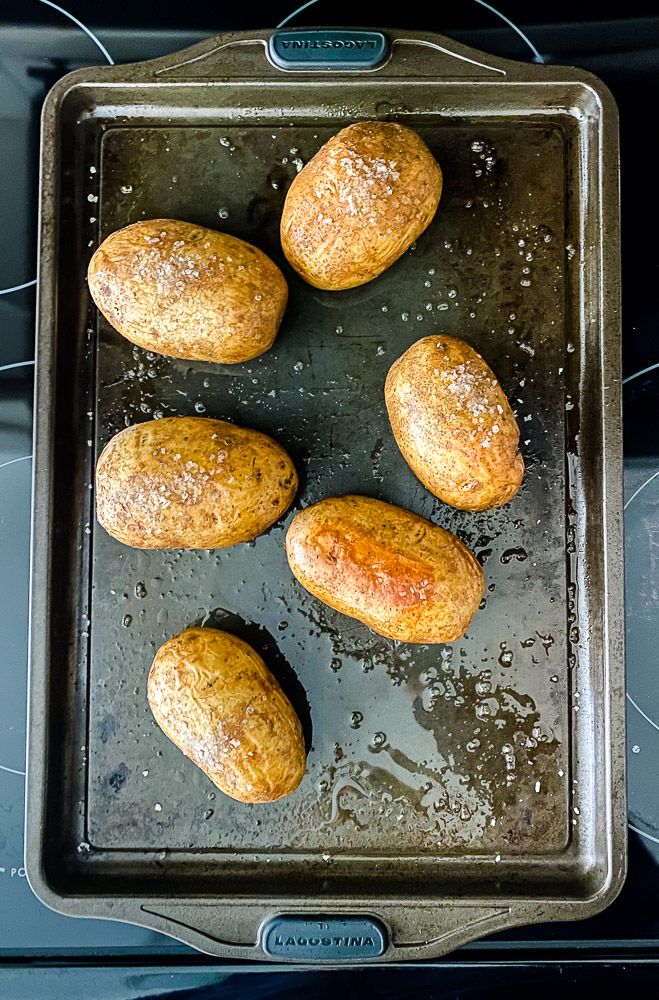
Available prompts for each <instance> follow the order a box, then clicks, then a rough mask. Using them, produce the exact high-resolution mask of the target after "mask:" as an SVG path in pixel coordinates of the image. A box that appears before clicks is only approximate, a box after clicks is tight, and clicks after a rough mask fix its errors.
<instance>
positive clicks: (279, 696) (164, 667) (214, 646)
mask: <svg viewBox="0 0 659 1000" xmlns="http://www.w3.org/2000/svg"><path fill="white" fill-rule="evenodd" d="M147 695H148V699H149V705H150V706H151V711H152V712H153V716H154V718H155V720H156V722H157V723H158V725H159V726H160V728H161V729H162V731H163V732H164V734H165V736H168V737H169V739H170V740H171V741H172V743H175V744H176V746H177V747H178V748H179V750H181V751H182V752H183V753H184V754H185V756H186V757H189V758H190V760H192V761H193V762H194V763H195V764H196V765H197V767H200V768H201V770H202V771H203V772H204V773H205V774H207V775H208V777H209V778H210V779H211V781H212V782H213V784H214V785H217V787H218V788H219V789H220V790H221V791H223V792H225V793H226V794H227V795H230V796H231V798H233V799H238V800H239V801H240V802H273V801H274V800H275V799H280V798H282V796H284V795H290V793H291V792H294V791H295V789H296V788H297V786H298V785H299V784H300V782H301V781H302V778H303V776H304V770H305V765H306V760H305V750H304V738H303V735H302V726H301V725H300V720H299V719H298V717H297V715H296V714H295V712H294V710H293V708H292V706H291V703H290V702H289V700H288V698H287V697H286V695H285V694H284V692H283V691H282V689H281V688H280V686H279V684H278V683H277V681H276V679H275V678H274V677H273V676H272V674H271V673H270V671H269V670H268V668H267V667H266V665H265V663H264V662H263V660H262V659H261V657H260V656H259V654H258V653H257V652H256V650H254V649H252V647H251V646H249V645H248V644H247V643H246V642H243V640H242V639H238V638H237V637H236V636H235V635H230V634H229V633H228V632H220V631H219V630H218V629H211V628H188V629H185V630H184V631H183V632H180V633H179V635H175V636H174V637H173V638H171V639H168V640H167V642H165V643H164V645H162V646H161V647H160V649H159V650H158V652H157V653H156V655H155V659H154V661H153V663H152V665H151V670H150V671H149V679H148V683H147Z"/></svg>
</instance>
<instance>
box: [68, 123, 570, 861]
mask: <svg viewBox="0 0 659 1000" xmlns="http://www.w3.org/2000/svg"><path fill="white" fill-rule="evenodd" d="M333 131H335V129H327V128H317V127H314V126H310V125H305V124H303V123H293V124H287V125H286V126H285V127H283V126H281V125H280V124H277V125H276V126H275V127H259V126H256V125H254V126H246V127H240V128H236V127H235V126H230V125H226V124H223V123H221V122H220V123H218V125H217V126H216V127H204V128H199V127H168V126H164V127H158V128H143V127H129V128H113V129H110V130H109V131H108V133H107V134H106V135H105V137H104V139H103V143H102V147H101V157H100V161H99V162H92V161H91V160H90V163H89V164H88V167H92V166H93V167H95V168H96V170H97V171H100V177H101V183H100V188H99V187H98V183H97V181H98V173H96V175H95V174H94V173H93V172H90V173H89V177H88V180H89V184H88V188H89V191H90V192H91V193H92V194H93V192H97V193H98V194H99V196H100V202H99V203H93V202H92V203H90V211H89V215H90V218H91V219H96V217H98V218H99V219H100V226H101V232H100V236H101V237H104V236H105V235H107V234H108V233H110V232H111V231H112V230H114V229H116V228H118V227H120V226H123V225H126V224H127V223H130V222H134V221H136V220H138V219H140V218H148V217H175V218H182V219H187V220H190V221H193V222H196V223H201V224H205V225H208V226H211V227H215V228H221V229H226V230H227V231H228V232H231V233H234V234H236V235H238V236H241V237H244V238H246V239H248V240H250V241H252V242H254V243H256V244H257V245H259V246H261V247H262V248H263V249H265V250H266V251H267V252H268V253H270V254H271V255H272V256H273V257H274V258H275V259H276V260H277V261H278V262H279V263H282V259H281V252H280V249H279V245H278V239H277V228H278V220H279V215H280V210H281V205H282V203H283V199H284V196H285V191H286V188H287V185H288V184H289V183H290V181H291V179H292V177H293V176H294V175H295V172H296V169H297V168H298V167H299V166H300V163H303V162H306V161H307V160H308V159H309V157H310V156H312V155H313V153H314V152H315V151H316V150H317V149H318V148H319V146H320V145H321V144H322V142H323V141H324V140H326V139H327V138H328V137H329V135H330V134H332V132H333ZM419 131H420V133H421V134H422V136H423V137H424V139H425V140H426V141H427V142H428V144H429V145H430V148H431V149H432V151H433V153H434V154H435V155H436V157H437V159H438V160H439V162H440V164H441V166H442V168H443V171H444V179H445V187H444V194H443V198H442V203H441V206H440V209H439V212H438V215H437V217H436V220H435V222H434V223H433V224H432V226H431V227H430V229H429V230H428V231H427V232H426V233H425V234H424V235H423V236H422V237H421V238H420V239H419V240H418V243H417V246H416V248H414V249H412V250H410V251H409V252H408V253H407V254H405V256H404V257H403V258H402V259H401V260H400V261H399V262H398V263H397V264H395V265H394V266H393V267H392V268H391V269H390V270H389V271H388V272H386V273H385V274H384V275H383V276H382V277H381V278H379V279H378V280H376V281H374V282H372V283H371V284H369V285H366V286H364V287H362V288H361V289H357V290H354V291H352V292H345V293H338V294H336V293H335V294H332V293H322V292H318V291H316V290H314V289H312V288H310V287H308V286H305V285H304V284H303V283H302V282H301V281H300V280H299V279H297V277H296V276H295V275H293V274H292V273H291V272H290V269H289V268H287V267H285V271H286V274H287V277H288V279H289V282H290V291H291V297H290V305H289V308H288V312H287V314H286V317H285V320H284V323H283V326H282V329H281V332H280V335H279V338H278V340H277V342H276V344H275V346H274V349H273V350H271V351H270V352H269V353H268V354H267V355H266V356H265V357H263V358H260V359H257V360H256V361H254V362H250V363H247V364H244V365H237V366H232V367H222V366H215V365H210V364H198V363H189V362H182V361H178V360H171V359H167V358H162V357H154V356H149V355H147V354H145V352H143V351H141V350H139V349H137V348H133V347H132V346H131V345H130V344H129V343H128V342H127V341H125V340H123V338H121V337H120V336H119V335H118V334H117V333H115V332H114V331H113V330H112V329H111V328H110V327H109V326H108V325H107V324H106V323H105V322H104V321H102V320H101V321H99V324H98V350H97V373H96V396H97V401H98V402H97V410H96V421H95V426H96V428H97V435H96V439H95V440H94V441H93V448H94V449H95V452H96V454H98V452H100V450H101V448H102V447H103V445H104V444H105V442H106V441H107V440H108V439H109V437H110V436H111V435H112V434H114V433H115V432H116V431H117V430H119V429H120V428H121V427H123V426H124V425H125V424H130V423H133V422H136V421H140V420H146V419H150V418H152V417H154V416H158V415H160V414H166V415H170V414H186V415H192V414H195V413H204V414H205V415H207V416H213V417H221V418H226V419H229V420H233V421H235V422H237V423H239V424H243V425H245V426H251V427H255V428H257V429H259V430H263V431H265V432H267V433H270V434H272V435H273V436H275V437H276V438H277V439H278V440H279V441H280V442H281V443H282V444H283V445H284V446H285V447H286V448H287V449H288V450H289V451H290V453H291V455H292V456H293V457H294V460H295V462H296V464H297V467H298V470H299V472H300V476H301V489H300V493H299V496H298V498H297V501H296V503H295V505H294V507H293V510H292V511H291V513H290V514H289V515H287V517H286V518H285V519H284V520H283V521H282V522H281V523H280V524H278V525H276V526H275V527H273V528H272V529H271V530H270V531H269V532H267V533H266V534H264V535H262V536H261V537H259V538H258V539H257V540H256V541H255V542H254V543H251V544H248V545H240V546H235V547H234V548H232V549H227V550H223V551H214V552H180V551H176V552H164V553H163V552H140V551H136V550H131V549H128V548H126V547H124V546H122V545H120V544H119V543H118V542H115V541H114V540H112V539H111V538H109V537H108V536H107V535H106V534H105V533H104V532H103V531H102V530H101V529H100V528H99V527H98V526H97V525H94V524H92V525H90V530H91V531H92V532H93V560H92V602H91V614H90V617H91V627H90V635H91V640H90V641H91V656H90V660H89V695H88V697H89V710H90V716H89V718H90V722H89V733H88V778H87V786H86V800H85V802H84V810H85V814H86V838H87V841H88V843H89V845H91V847H92V848H98V849H106V850H108V851H112V850H114V849H123V850H125V849H130V848H133V849H135V850H138V851H139V850H145V851H149V852H152V851H169V852H176V851H177V850H189V849H192V850H195V849H203V850H205V851H208V850H213V849H215V850H218V851H222V852H229V853H231V854H233V853H238V854H241V853H245V854H251V855H252V856H253V855H257V856H259V855H267V854H268V853H270V852H278V853H283V854H284V855H285V854H287V853H291V854H296V853H304V854H309V855H314V856H318V855H322V857H323V858H325V859H326V860H328V861H329V860H331V858H332V857H334V856H336V855H339V854H345V855H351V856H355V855H357V856H369V857H374V856H376V857H381V858H385V857H388V856H395V857H396V858H397V859H400V860H399V867H402V868H404V866H405V857H406V856H409V857H410V858H411V857H412V856H418V855H425V856H428V857H431V856H436V857H442V856H455V855H465V854H471V855H485V856H489V857H490V859H492V860H494V859H495V858H496V859H497V860H498V856H503V857H504V858H505V857H506V856H520V855H524V856H526V857H537V856H541V855H547V854H550V853H552V852H560V851H561V849H563V848H564V847H565V845H566V843H567V842H568V839H569V837H570V830H571V829H572V826H571V820H570V815H569V809H570V796H569V783H570V765H569V740H570V733H569V728H568V726H569V723H568V707H569V704H570V702H569V674H570V669H569V661H570V651H569V649H568V627H569V626H568V621H567V616H568V594H567V593H566V590H567V586H568V568H567V567H568V564H567V547H568V546H569V545H570V542H569V540H568V530H567V524H566V502H565V497H566V468H565V462H566V458H565V455H566V434H565V411H566V406H567V407H568V408H569V407H570V406H571V405H572V403H571V400H570V399H569V397H568V395H567V390H566V381H565V379H566V372H569V370H570V364H571V360H572V359H573V358H574V355H573V354H572V350H573V348H572V345H571V343H570V330H569V328H568V320H567V317H566V289H565V282H564V275H565V272H566V264H567V262H568V261H569V259H570V257H571V254H572V252H573V251H572V249H571V247H570V246H569V234H568V233H567V232H566V214H567V210H566V198H565V189H566V185H567V176H566V169H567V167H566V164H567V156H566V139H565V136H564V134H563V133H562V131H561V129H560V127H559V126H558V125H557V124H551V123H546V124H541V123H538V122H535V123H534V122H531V121H525V122H524V123H518V122H512V123H509V124H496V125H495V124H487V123H483V122H473V123H471V122H469V121H464V122H462V123H459V124H455V123H453V122H448V121H446V122H442V123H440V124H438V125H431V126H427V125H423V126H422V127H419ZM93 227H94V223H90V233H93ZM440 331H443V332H446V333H449V334H452V335H455V336H459V337H463V338H464V339H466V340H467V341H468V342H469V343H471V344H472V345H473V346H474V347H476V349H477V350H479V351H480V352H481V353H482V355H483V356H484V357H485V359H486V360H487V361H488V362H489V363H490V364H491V366H492V367H493V369H494V370H495V372H496V373H497V375H498V376H499V378H500V380H501V382H502V384H503V387H504V389H505V390H506V391H507V393H508V395H509V397H510V399H511V401H512V403H513V406H514V408H515V409H516V410H517V412H518V414H519V421H520V427H521V431H522V442H523V444H522V449H523V453H524V457H525V460H526V462H527V474H526V479H525V483H524V486H523V488H522V490H521V492H520V493H519V495H518V496H517V497H516V498H515V499H514V500H513V502H512V503H511V504H509V505H508V506H507V507H505V508H503V509H501V510H498V511H491V512H486V513H481V514H470V513H465V512H459V511H453V510H451V509H450V508H448V507H446V506H445V505H443V504H442V503H440V502H439V501H437V500H435V499H434V498H433V497H432V496H431V495H430V494H429V493H428V492H427V491H426V490H425V489H424V488H423V487H422V486H421V485H420V484H419V482H418V481H417V480H416V479H415V477H414V476H413V474H412V473H411V472H410V470H409V469H408V467H407V466H406V464H405V462H404V461H403V459H402V458H401V456H400V454H399V452H398V450H397V448H396V446H395V444H394V441H393V438H392V435H391V431H390V429H389V426H388V423H387V419H386V415H385V409H384V405H383V393H382V390H383V382H384V378H385V375H386V372H387V370H388V367H389V365H390V364H391V363H392V361H393V360H394V359H395V358H397V357H398V356H399V355H400V354H401V353H402V352H403V351H404V350H405V349H406V348H407V347H408V346H409V345H410V344H411V343H413V342H414V340H416V339H417V338H419V337H421V336H425V335H428V334H430V333H435V332H440ZM346 492H356V493H365V494H368V495H372V496H376V497H379V498H382V499H384V500H388V501H391V502H393V503H397V504H400V505H402V506H404V507H408V508H410V509H412V510H414V511H416V512H417V513H419V514H422V515H423V516H425V517H428V518H430V519H431V520H432V521H434V522H436V523H437V524H441V525H443V526H444V527H446V528H449V529H450V530H452V531H454V532H456V533H457V534H458V535H460V537H462V538H463V539H464V540H465V541H466V542H467V543H468V544H469V545H470V546H471V547H472V548H473V549H474V550H475V551H476V552H477V554H478V555H479V558H480V559H481V561H482V562H483V564H484V568H485V574H486V583H487V591H486V600H485V606H484V607H483V609H482V610H481V611H480V612H479V614H478V615H477V617H476V619H475V620H474V622H473V624H472V626H471V627H470V629H469V632H468V634H467V636H465V638H464V639H463V640H461V641H460V642H457V643H454V644H452V645H450V646H443V647H442V646H410V645H405V644H401V643H394V642H391V641H389V640H386V639H382V638H380V637H378V636H376V635H374V634H373V633H372V632H370V631H369V630H368V629H367V628H366V627H365V626H362V625H361V624H359V623H357V622H353V621H351V620H349V619H347V618H345V617H343V616H341V615H340V614H338V613H337V612H334V611H332V610H331V609H329V608H326V607H324V606H323V605H322V604H321V603H320V602H318V601H317V600H315V599H314V598H312V597H311V596H309V595H308V594H307V593H306V592H305V591H303V590H302V588H301V587H300V586H299V585H298V584H297V583H296V581H295V580H294V579H293V577H292V575H291V574H290V571H289V570H288V567H287V564H286V559H285V554H284V548H283V540H284V534H285V530H286V524H287V523H288V521H289V520H290V517H291V516H292V514H293V513H294V511H295V510H297V509H299V508H300V507H301V506H304V505H306V504H309V503H312V502H314V501H315V500H318V499H320V498H322V497H324V496H328V495H335V494H341V493H346ZM571 596H572V597H573V596H574V595H573V594H572V595H571ZM200 621H201V622H204V623H206V624H209V625H213V624H217V625H220V626H222V627H230V628H235V629H236V630H237V631H240V632H241V633H242V634H244V635H246V636H247V637H248V638H249V639H250V640H251V641H252V642H254V644H255V645H256V646H260V647H261V648H262V649H263V652H264V655H265V656H266V658H267V659H268V660H269V662H270V664H271V665H272V667H273V669H274V670H275V672H276V673H278V675H279V676H280V677H281V678H282V681H283V683H284V686H285V687H286V689H287V690H288V692H289V694H290V695H291V697H292V699H293V701H294V703H295V704H296V707H297V708H298V710H299V711H300V714H301V715H302V718H303V721H304V723H305V727H306V730H307V734H308V739H309V743H310V752H309V758H308V771H307V775H306V777H305V779H304V781H303V783H302V785H301V786H300V788H299V789H298V791H297V792H296V793H295V794H294V795H293V796H291V797H289V798H287V799H285V800H283V801H281V802H278V803H274V804H272V805H266V806H264V805H259V806H245V805H243V804H239V803H236V802H233V801H232V800H230V799H229V798H227V797H225V796H223V795H222V794H221V793H220V792H218V791H217V790H216V789H215V788H214V786H212V784H211V783H210V781H209V780H208V779H207V778H205V776H204V775H203V774H202V773H201V772H200V771H198V770H197V769H196V768H195V767H194V765H193V764H192V763H190V762H189V761H187V760H186V759H185V758H184V757H183V756H182V755H181V754H180V753H179V751H178V750H176V748H175V747H174V746H173V745H172V744H171V743H170V742H169V741H168V740H167V739H166V738H165V736H164V735H163V734H162V733H161V732H160V730H159V729H158V728H157V726H156V725H155V723H154V722H153V720H152V718H151V715H150V712H149V709H148V705H147V700H146V687H145V684H146V675H147V671H148V668H149V665H150V661H151V658H152V655H153V652H154V651H155V649H156V648H157V646H158V645H159V644H160V643H161V642H162V641H163V640H164V639H165V638H167V637H168V636H170V635H172V634H173V633H175V632H177V631H178V630H180V629H182V628H183V627H185V626H186V625H190V624H192V623H196V622H200ZM573 638H575V636H573ZM410 863H411V862H410Z"/></svg>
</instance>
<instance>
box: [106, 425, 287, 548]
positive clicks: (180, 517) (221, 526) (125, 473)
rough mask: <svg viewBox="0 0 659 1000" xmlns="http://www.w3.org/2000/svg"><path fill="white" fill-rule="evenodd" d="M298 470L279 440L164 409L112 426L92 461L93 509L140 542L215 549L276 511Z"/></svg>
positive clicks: (114, 531) (245, 536) (253, 531)
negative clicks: (160, 414) (160, 415)
mask: <svg viewBox="0 0 659 1000" xmlns="http://www.w3.org/2000/svg"><path fill="white" fill-rule="evenodd" d="M297 482H298V480H297V473H296V471H295V467H294V466H293V463H292V462H291V460H290V458H289V456H288V455H287V453H286V452H285V451H284V449H283V448H282V447H281V445H279V444H277V442H276V441H273V440H272V438H269V437H267V436H266V435H265V434H260V433H259V432H258V431H253V430H246V429H245V428H243V427H236V426H235V424H230V423H227V422H226V421H225V420H208V419H206V418H204V417H165V418H164V419H162V420H149V421H147V422H146V423H143V424H135V425H134V426H132V427H127V428H126V429H125V430H123V431H120V432H119V433H118V434H116V435H115V436H114V437H113V438H112V440H111V441H110V442H109V444H107V445H106V446H105V448H104V449H103V451H102V452H101V456H100V458H99V460H98V464H97V466H96V516H97V517H98V520H99V523H100V524H101V525H102V526H103V527H104V528H105V530H106V531H107V532H108V533H109V534H110V535H112V536H113V538H117V539H118V540H119V541H120V542H124V544H125V545H132V546H133V547H134V548H138V549H169V548H176V549H214V548H222V547H223V546H225V545H235V544H236V543H237V542H245V541H248V540H249V539H251V538H255V537H256V536H257V535H260V534H261V532H263V531H265V530H266V528H269V527H270V525H271V524H274V522H275V521H276V520H277V519H278V518H279V517H281V515H282V514H283V513H284V511H285V510H286V509H287V508H288V507H289V506H290V504H291V502H292V500H293V497H294V496H295V492H296V490H297Z"/></svg>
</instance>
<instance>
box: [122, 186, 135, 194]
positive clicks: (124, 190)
mask: <svg viewBox="0 0 659 1000" xmlns="http://www.w3.org/2000/svg"><path fill="white" fill-rule="evenodd" d="M119 190H120V191H121V193H122V194H132V193H133V185H132V184H122V185H121V187H120V188H119Z"/></svg>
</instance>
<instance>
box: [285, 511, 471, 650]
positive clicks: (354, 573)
mask: <svg viewBox="0 0 659 1000" xmlns="http://www.w3.org/2000/svg"><path fill="white" fill-rule="evenodd" d="M286 555H287V556H288V563H289V565H290V567H291V570H292V571H293V573H294V575H295V576H296V577H297V579H298V580H299V581H300V583H301V584H302V586H303V587H305V588H306V589H307V590H308V591H309V592H310V593H311V594H313V595H314V597H317V598H319V599H320V600H321V601H324V603H325V604H329V606H330V607H331V608H335V609H336V610H337V611H340V612H341V613H342V614H344V615H349V616H350V617H351V618H357V619H358V620H359V621H361V622H363V623H364V624H365V625H368V626H369V628H371V629H373V631H374V632H378V633H379V634H380V635H384V636H386V637H387V638H389V639H399V640H401V641H402V642H423V643H432V642H453V641H454V640H455V639H459V638H460V636H461V635H463V633H464V631H465V629H466V628H467V627H468V625H469V622H470V621H471V619H472V618H473V616H474V615H475V614H476V611H477V610H478V606H479V604H480V602H481V599H482V597H483V571H482V569H481V567H480V565H479V563H478V562H477V560H476V559H475V558H474V556H473V555H472V553H471V552H470V551H469V549H468V548H467V547H466V546H465V545H463V544H462V542H461V541H460V540H459V539H457V538H455V537H454V536H453V535H451V534H450V532H448V531H445V530H444V529H443V528H440V527H438V526H437V525H435V524H431V523H430V521H426V520H425V519H424V518H423V517H419V516H418V515H417V514H412V513H411V512H410V511H408V510H403V509H402V508H401V507H395V506H393V504H389V503H384V502H383V501H382V500H373V499H371V498H370V497H362V496H344V497H334V498H332V499H328V500H321V501H320V503H317V504H314V505H313V506H311V507H307V508H306V509H305V510H303V511H301V512H300V513H299V514H298V515H297V516H296V517H295V518H293V521H292V522H291V525H290V527H289V529H288V532H287V535H286Z"/></svg>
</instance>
